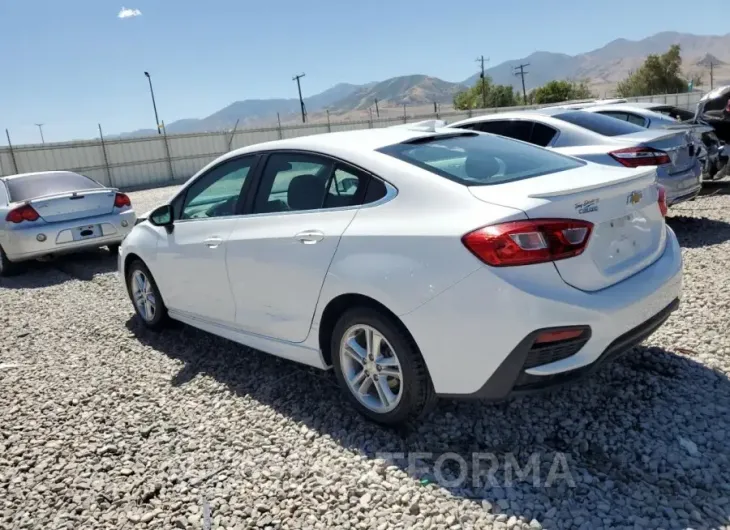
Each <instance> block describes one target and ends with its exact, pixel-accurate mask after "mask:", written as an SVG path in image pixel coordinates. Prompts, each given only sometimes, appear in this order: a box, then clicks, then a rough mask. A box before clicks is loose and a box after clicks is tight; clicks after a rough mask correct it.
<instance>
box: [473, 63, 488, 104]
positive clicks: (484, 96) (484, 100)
mask: <svg viewBox="0 0 730 530" xmlns="http://www.w3.org/2000/svg"><path fill="white" fill-rule="evenodd" d="M484 61H485V59H484V56H483V55H482V56H481V57H477V59H476V62H478V63H481V65H482V72H481V74H479V76H480V77H481V80H482V107H484V108H485V109H486V108H487V76H486V75H485V74H484ZM486 61H487V62H489V57H487V58H486Z"/></svg>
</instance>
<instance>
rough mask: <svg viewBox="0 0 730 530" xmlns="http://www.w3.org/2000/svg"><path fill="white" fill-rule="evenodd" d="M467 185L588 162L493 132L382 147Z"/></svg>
mask: <svg viewBox="0 0 730 530" xmlns="http://www.w3.org/2000/svg"><path fill="white" fill-rule="evenodd" d="M379 151H380V152H381V153H385V154H387V155H390V156H393V157H395V158H398V159H400V160H403V161H405V162H409V163H411V164H413V165H414V166H418V167H420V168H422V169H425V170H427V171H431V172H432V173H435V174H437V175H440V176H442V177H445V178H447V179H450V180H453V181H455V182H458V183H460V184H464V185H465V186H484V185H491V184H501V183H504V182H511V181H514V180H521V179H527V178H532V177H538V176H540V175H547V174H549V173H557V172H559V171H566V170H568V169H574V168H576V167H580V166H583V165H585V164H584V162H581V161H580V160H576V159H574V158H570V157H567V156H563V155H560V154H558V153H554V152H552V151H548V150H547V149H543V148H541V147H536V146H533V145H530V144H527V143H524V142H519V141H517V140H512V139H509V138H505V137H503V136H496V135H491V134H477V133H473V134H466V135H460V136H449V137H444V138H439V137H437V136H436V137H431V138H427V139H425V141H418V142H414V143H401V144H395V145H389V146H387V147H383V148H382V149H379Z"/></svg>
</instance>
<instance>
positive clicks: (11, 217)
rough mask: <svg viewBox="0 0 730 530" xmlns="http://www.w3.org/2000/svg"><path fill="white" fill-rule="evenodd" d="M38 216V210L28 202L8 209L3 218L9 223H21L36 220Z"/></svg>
mask: <svg viewBox="0 0 730 530" xmlns="http://www.w3.org/2000/svg"><path fill="white" fill-rule="evenodd" d="M39 218H40V215H38V212H36V211H35V208H33V207H32V206H31V205H30V204H24V205H23V206H18V207H17V208H15V209H13V210H10V211H9V212H8V215H7V216H6V217H5V220H6V221H8V222H10V223H15V224H18V223H22V222H23V221H37V220H38V219H39Z"/></svg>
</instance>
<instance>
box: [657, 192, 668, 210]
mask: <svg viewBox="0 0 730 530" xmlns="http://www.w3.org/2000/svg"><path fill="white" fill-rule="evenodd" d="M657 189H658V190H659V194H658V198H657V203H659V211H660V212H662V217H666V216H667V210H669V207H668V206H667V190H666V189H664V186H662V185H661V184H657Z"/></svg>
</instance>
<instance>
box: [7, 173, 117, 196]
mask: <svg viewBox="0 0 730 530" xmlns="http://www.w3.org/2000/svg"><path fill="white" fill-rule="evenodd" d="M6 182H7V185H8V192H9V193H10V202H19V201H27V200H29V199H34V198H36V197H42V196H44V195H55V194H57V193H68V192H71V191H80V190H91V189H98V188H103V186H102V185H101V184H99V183H98V182H96V181H95V180H91V179H90V178H89V177H85V176H84V175H79V174H77V173H38V174H35V175H24V176H22V177H14V178H10V179H8V180H7V181H6Z"/></svg>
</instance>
